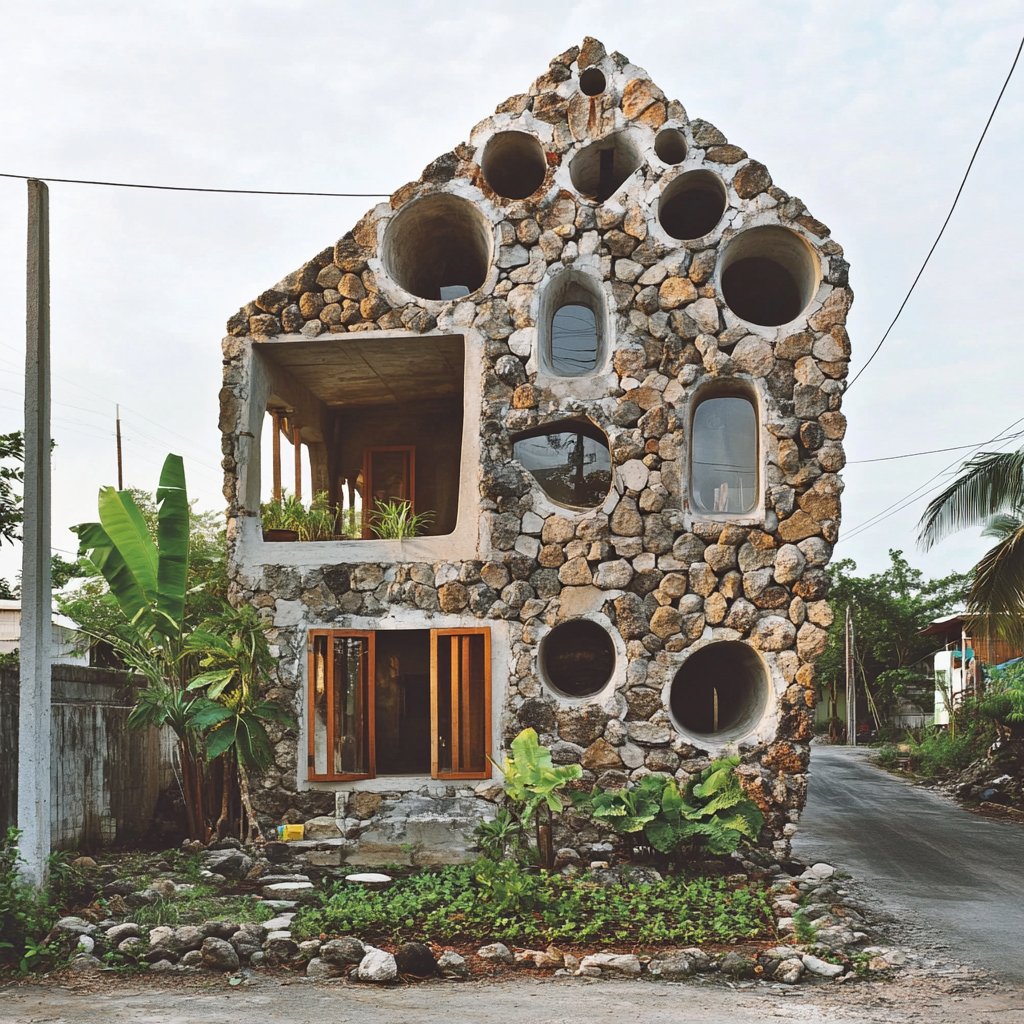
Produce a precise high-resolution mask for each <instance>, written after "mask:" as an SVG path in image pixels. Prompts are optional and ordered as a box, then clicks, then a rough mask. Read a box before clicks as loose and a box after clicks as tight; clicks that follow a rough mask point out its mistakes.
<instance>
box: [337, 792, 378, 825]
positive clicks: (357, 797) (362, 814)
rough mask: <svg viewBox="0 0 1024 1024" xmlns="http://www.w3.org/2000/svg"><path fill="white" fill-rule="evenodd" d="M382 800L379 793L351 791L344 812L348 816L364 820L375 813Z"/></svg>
mask: <svg viewBox="0 0 1024 1024" xmlns="http://www.w3.org/2000/svg"><path fill="white" fill-rule="evenodd" d="M382 800H383V797H382V796H381V795H380V793H352V794H350V796H349V798H348V804H347V806H346V812H347V813H348V815H349V817H352V818H359V819H360V820H361V821H366V820H367V819H368V818H372V817H373V816H374V815H375V814H376V813H377V811H378V810H379V808H380V805H381V801H382Z"/></svg>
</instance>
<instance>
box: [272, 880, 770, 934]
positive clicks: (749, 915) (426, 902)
mask: <svg viewBox="0 0 1024 1024" xmlns="http://www.w3.org/2000/svg"><path fill="white" fill-rule="evenodd" d="M292 931H293V933H294V934H296V935H297V936H299V937H300V938H305V937H317V936H319V935H320V934H321V933H323V934H327V935H348V934H352V935H357V936H359V937H360V938H362V939H368V940H371V941H373V940H379V941H390V942H398V941H409V940H425V941H436V942H456V941H466V942H481V941H484V940H494V941H501V942H511V943H515V944H517V945H529V944H533V943H549V942H563V943H572V944H585V943H604V944H610V943H616V942H631V943H640V944H643V943H651V944H656V943H670V942H671V943H701V942H718V943H728V942H734V941H737V940H739V939H754V938H768V937H770V936H772V935H773V934H774V918H773V916H772V912H771V907H770V904H769V900H768V897H767V894H766V893H765V892H764V891H763V890H761V889H755V888H749V889H748V888H742V889H738V890H735V891H733V890H730V889H729V888H728V887H727V886H726V885H725V883H724V882H723V881H722V880H720V879H708V878H700V879H696V880H693V881H689V882H686V881H683V880H681V879H679V878H671V879H666V880H664V881H662V882H656V883H653V884H643V885H612V886H603V885H598V884H596V883H594V882H592V881H590V879H589V876H586V875H584V876H582V877H566V876H564V875H561V874H557V873H548V872H546V871H536V870H533V871H531V870H524V869H522V868H520V867H519V866H518V865H517V864H515V863H514V862H512V861H508V860H506V861H503V862H500V863H495V862H494V861H489V860H481V861H480V862H478V863H477V864H475V865H472V866H458V867H446V868H442V869H440V870H438V871H436V872H433V871H423V872H421V873H419V874H417V875H413V876H412V877H410V878H407V879H402V880H400V881H398V882H396V883H395V884H394V885H393V886H392V887H391V888H390V889H386V890H384V891H381V892H373V891H369V890H366V889H364V888H363V887H362V886H356V885H349V884H346V883H344V882H338V883H336V884H335V885H334V886H333V888H332V889H331V890H330V891H329V892H328V893H327V894H326V895H325V896H324V897H323V898H322V904H321V905H320V906H308V907H301V908H300V909H299V911H298V914H297V915H296V917H295V919H294V920H293V921H292Z"/></svg>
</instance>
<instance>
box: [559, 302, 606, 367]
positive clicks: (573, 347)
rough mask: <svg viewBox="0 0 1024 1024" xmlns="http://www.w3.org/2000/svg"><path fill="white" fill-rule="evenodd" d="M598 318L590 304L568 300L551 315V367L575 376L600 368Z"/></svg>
mask: <svg viewBox="0 0 1024 1024" xmlns="http://www.w3.org/2000/svg"><path fill="white" fill-rule="evenodd" d="M597 349H598V337H597V317H596V316H595V315H594V311H593V310H592V309H591V308H590V307H589V306H583V305H580V304H579V303H575V302H573V303H568V304H566V305H564V306H560V307H559V308H558V309H556V310H555V312H554V315H553V316H552V317H551V369H552V370H553V371H554V372H555V373H557V374H560V375H562V376H564V377H576V376H578V375H579V374H581V373H588V372H589V371H591V370H596V369H597Z"/></svg>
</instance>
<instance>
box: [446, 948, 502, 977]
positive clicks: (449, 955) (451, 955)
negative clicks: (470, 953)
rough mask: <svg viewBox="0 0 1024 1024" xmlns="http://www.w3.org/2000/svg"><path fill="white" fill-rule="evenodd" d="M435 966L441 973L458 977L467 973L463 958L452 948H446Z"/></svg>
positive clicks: (467, 969) (465, 975)
mask: <svg viewBox="0 0 1024 1024" xmlns="http://www.w3.org/2000/svg"><path fill="white" fill-rule="evenodd" d="M513 959H514V958H513ZM437 966H438V967H439V968H440V969H441V971H442V972H443V973H445V974H454V975H455V976H456V977H459V978H465V977H467V976H468V974H469V968H468V967H467V966H466V961H465V958H464V957H462V956H460V955H459V954H458V953H456V952H455V950H454V949H446V950H445V951H444V952H443V953H442V954H441V955H440V956H439V957H438V958H437Z"/></svg>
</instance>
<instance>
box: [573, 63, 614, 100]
mask: <svg viewBox="0 0 1024 1024" xmlns="http://www.w3.org/2000/svg"><path fill="white" fill-rule="evenodd" d="M607 85H608V82H607V80H606V79H605V77H604V72H603V71H602V70H601V69H600V68H587V70H586V71H584V72H583V73H582V74H581V75H580V92H582V93H585V94H586V95H587V96H600V95H601V93H603V92H604V90H605V87H606V86H607Z"/></svg>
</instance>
